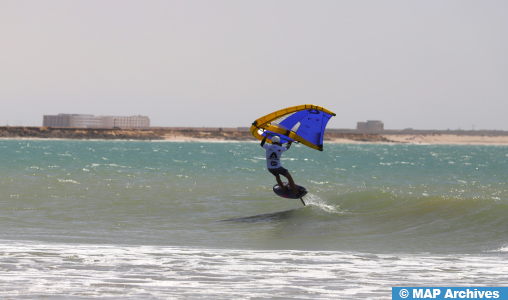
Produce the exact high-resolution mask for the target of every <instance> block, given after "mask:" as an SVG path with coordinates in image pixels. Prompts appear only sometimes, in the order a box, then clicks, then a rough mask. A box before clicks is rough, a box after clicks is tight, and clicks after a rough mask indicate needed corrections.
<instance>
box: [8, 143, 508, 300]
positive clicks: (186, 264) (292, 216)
mask: <svg viewBox="0 0 508 300" xmlns="http://www.w3.org/2000/svg"><path fill="white" fill-rule="evenodd" d="M0 155H1V156H0V297H1V298H4V299H91V298H104V299H391V287H392V286H503V285H506V282H508V259H507V254H508V171H507V170H508V147H506V146H465V145H460V146H451V145H449V146H444V145H439V146H437V145H403V144H326V145H325V150H324V151H323V152H319V151H316V150H312V149H309V148H307V147H304V146H300V145H294V146H292V147H291V149H290V150H289V151H287V152H285V154H284V157H283V160H282V164H283V166H284V167H286V168H287V169H289V170H290V172H291V174H292V175H293V178H294V179H295V181H296V183H298V184H300V185H303V186H305V187H306V188H307V189H308V190H309V194H308V195H307V196H305V198H304V200H305V202H307V203H308V205H307V206H305V207H304V206H303V205H302V203H301V202H300V200H298V199H297V200H288V199H284V198H280V197H278V196H276V195H275V194H274V193H273V191H272V186H273V185H274V184H276V182H275V179H274V177H273V176H272V175H271V174H269V173H268V172H267V171H266V169H265V168H266V163H265V153H264V149H262V148H261V147H260V146H259V143H254V142H150V141H142V142H141V141H84V140H83V141H81V140H29V139H16V140H14V139H11V140H8V139H6V140H0Z"/></svg>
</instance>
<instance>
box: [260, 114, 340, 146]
mask: <svg viewBox="0 0 508 300" xmlns="http://www.w3.org/2000/svg"><path fill="white" fill-rule="evenodd" d="M332 116H335V113H333V112H331V111H329V110H328V109H326V108H324V107H321V106H317V105H313V104H304V105H298V106H293V107H288V108H285V109H281V110H278V111H276V112H273V113H271V114H268V115H266V116H264V117H261V118H259V119H257V120H256V121H254V123H252V126H251V127H250V132H251V133H252V135H253V136H254V137H255V138H257V139H259V140H262V139H263V138H264V137H265V136H268V138H267V142H269V143H271V142H272V141H271V137H272V136H275V135H277V136H279V137H280V139H281V143H287V142H289V141H297V142H299V143H301V144H304V145H305V146H308V147H310V148H312V149H316V150H319V151H323V135H324V133H325V128H326V124H328V121H329V120H330V118H331V117H332Z"/></svg>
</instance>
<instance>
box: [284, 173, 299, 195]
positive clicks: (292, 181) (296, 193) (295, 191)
mask: <svg viewBox="0 0 508 300" xmlns="http://www.w3.org/2000/svg"><path fill="white" fill-rule="evenodd" d="M284 176H285V177H286V178H287V179H288V181H289V185H290V186H291V189H293V193H294V194H295V196H298V190H297V189H296V185H295V182H294V180H293V177H291V174H289V171H288V172H287V174H286V175H284Z"/></svg>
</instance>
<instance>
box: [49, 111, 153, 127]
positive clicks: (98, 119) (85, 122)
mask: <svg viewBox="0 0 508 300" xmlns="http://www.w3.org/2000/svg"><path fill="white" fill-rule="evenodd" d="M42 124H43V125H42V126H51V127H82V128H114V127H119V128H148V127H150V119H149V118H148V117H147V116H130V117H125V116H94V115H80V114H58V115H44V116H43V122H42Z"/></svg>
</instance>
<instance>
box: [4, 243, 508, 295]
mask: <svg viewBox="0 0 508 300" xmlns="http://www.w3.org/2000/svg"><path fill="white" fill-rule="evenodd" d="M499 255H500V254H490V255H489V254H485V253H484V254H482V255H456V254H450V255H430V254H421V255H411V254H369V253H358V252H355V253H351V252H349V253H348V252H338V251H295V250H279V251H276V250H273V251H271V250H228V249H199V248H182V247H168V246H165V247H161V246H120V245H117V246H114V245H72V244H49V243H32V242H13V241H0V297H8V298H9V299H26V298H27V297H29V298H44V297H48V298H51V297H52V296H53V297H55V296H57V295H59V296H62V295H65V296H66V297H68V298H72V297H77V298H80V297H81V298H82V297H85V298H86V297H88V298H96V297H108V298H114V299H117V298H116V297H119V295H121V299H159V298H161V299H189V298H192V299H245V298H278V297H280V298H292V299H295V298H296V299H299V298H301V299H304V298H305V299H308V298H309V297H310V298H314V299H318V298H319V299H338V298H348V299H365V298H366V297H367V298H371V299H391V287H392V286H396V285H401V284H403V285H407V286H411V285H426V286H434V285H439V284H440V283H442V282H452V283H453V284H454V285H470V284H471V282H474V283H475V284H476V285H484V284H500V283H501V282H496V280H495V278H499V280H501V279H502V278H504V277H505V274H506V273H508V265H506V264H504V265H503V264H499V260H500V257H499ZM464 274H467V276H464ZM366 295H368V296H366ZM118 299H120V298H118Z"/></svg>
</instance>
